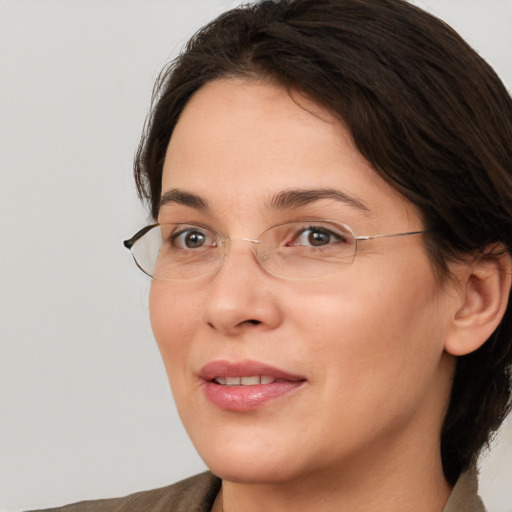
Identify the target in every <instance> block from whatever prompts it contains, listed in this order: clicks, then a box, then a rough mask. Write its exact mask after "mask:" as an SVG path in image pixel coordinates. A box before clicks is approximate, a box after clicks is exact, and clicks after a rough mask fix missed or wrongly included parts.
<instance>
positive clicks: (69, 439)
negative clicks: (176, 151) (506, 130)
mask: <svg viewBox="0 0 512 512" xmlns="http://www.w3.org/2000/svg"><path fill="white" fill-rule="evenodd" d="M237 3H238V2H233V1H227V0H165V1H164V0H149V1H148V0H146V1H144V0H32V1H31V0H3V1H2V0H0V66H1V68H0V72H1V78H0V130H1V131H0V147H1V153H0V168H1V171H0V172H1V178H0V179H1V182H0V194H1V197H0V236H1V238H0V258H1V261H0V273H1V274H0V278H1V284H0V300H1V309H0V314H1V317H0V336H1V345H0V393H1V395H0V510H1V511H2V512H5V511H9V512H13V511H18V510H22V509H26V508H35V507H47V506H51V505H58V504H63V503H66V502H72V501H77V500H80V499H84V498H93V497H110V496H117V495H122V494H127V493H129V492H133V491H137V490H142V489H146V488H152V487H158V486H161V485H166V484H168V483H170V482H172V481H175V480H178V479H180V478H183V477H185V476H188V475H190V474H192V473H195V472H198V471H200V470H201V469H203V467H204V466H203V464H202V462H201V461H200V459H199V457H198V456H197V455H196V454H195V452H194V450H193V448H192V446H191V444H190V442H189V441H188V439H187V437H186V435H185V434H184V431H183V429H182V427H181V425H180V422H179V419H178V418H177V416H176V413H175V411H174V407H173V404H172V397H171V394H170V392H169V390H168V385H167V379H166V376H165V372H164V369H163V365H162V364H161V362H160V359H159V354H158V351H157V349H156V346H155V344H154V342H153V339H152V334H151V329H150V326H149V322H148V318H147V317H148V314H147V298H146V296H147V292H148V287H149V283H148V281H146V280H145V279H144V277H143V276H142V275H139V272H138V271H137V270H136V268H135V266H134V265H133V263H132V261H131V258H130V256H129V254H128V253H127V252H125V249H124V248H123V247H122V244H121V242H122V240H123V239H124V238H127V237H129V236H131V235H132V234H133V232H135V230H136V229H138V228H139V227H141V226H142V225H143V224H144V223H145V221H146V218H147V217H146V213H145V212H144V210H143V209H142V207H141V206H140V205H139V203H138V201H137V199H136V194H135V190H134V186H133V184H132V177H131V163H132V156H133V153H134V151H135V148H136V144H137V142H138V136H139V133H140V129H141V127H142V124H143V121H144V117H145V114H146V111H147V108H148V106H149V99H150V95H151V89H152V84H153V81H154V79H155V78H156V75H157V73H158V70H159V69H160V68H161V67H162V65H163V64H164V63H165V62H167V61H168V60H169V59H170V57H172V56H173V55H175V54H176V52H177V50H178V49H179V48H180V47H181V46H182V44H183V43H184V42H185V40H186V39H187V37H188V36H190V35H191V34H192V33H193V32H195V30H196V29H197V28H199V27H200V26H201V25H202V24H203V23H205V22H206V21H208V20H209V19H211V18H212V17H213V16H214V15H216V14H217V13H219V12H221V11H222V10H225V9H226V8H229V7H231V6H233V5H236V4H237ZM416 3H417V4H419V5H421V6H424V7H427V8H428V9H429V10H431V11H432V12H434V13H435V14H437V15H439V16H440V17H442V18H443V19H445V20H446V21H448V22H449V23H450V24H452V25H453V26H454V27H455V28H456V29H458V30H459V31H460V32H461V33H462V35H463V36H464V37H466V39H467V40H468V41H469V42H470V43H471V44H472V45H473V46H474V47H475V48H476V49H477V50H478V51H479V52H480V53H481V54H482V55H483V56H484V57H486V58H487V60H488V61H489V62H490V63H491V64H492V65H493V66H494V67H495V69H496V70H497V71H498V73H499V74H500V75H501V77H502V79H503V80H504V82H505V83H506V84H507V85H508V87H509V88H511V87H512V59H511V53H512V52H511V49H512V1H511V0H424V1H421V2H420V1H417V2H416ZM511 459H512V421H511V420H510V419H509V420H508V422H507V424H506V425H505V426H504V428H503V429H502V431H501V435H500V438H499V442H498V443H497V444H496V446H495V448H494V449H493V451H492V453H491V455H489V456H487V457H486V458H484V459H483V461H482V484H481V485H482V494H483V495H484V497H485V499H486V502H487V505H488V507H489V510H490V512H510V511H512V490H511V489H510V483H511V482H512V462H511Z"/></svg>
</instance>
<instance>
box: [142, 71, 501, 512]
mask: <svg viewBox="0 0 512 512" xmlns="http://www.w3.org/2000/svg"><path fill="white" fill-rule="evenodd" d="M176 189H177V190H180V191H182V192H186V193H187V194H193V195H194V196H197V197H199V198H201V199H202V200H203V201H204V202H205V203H207V205H208V207H207V208H205V207H198V206H197V205H194V204H191V203H189V204H182V201H180V200H178V201H176V200H175V199H173V200H170V201H167V202H166V203H165V204H163V205H162V207H161V211H160V214H159V218H158V220H159V222H171V221H174V222H194V223H199V224H206V225H208V226H211V227H213V228H214V229H216V230H218V231H221V232H222V233H223V234H228V235H229V236H230V237H232V238H233V239H239V238H250V239H256V238H257V237H258V236H259V235H260V233H262V232H263V231H264V230H265V229H267V228H269V227H271V226H273V225H276V224H280V223H282V222H286V221H292V220H298V219H311V218H315V219H333V220H337V221H339V222H343V223H346V224H348V225H350V226H351V227H352V229H353V230H354V231H355V233H356V234H357V235H359V234H360V235H370V234H374V233H395V232H403V231H413V230H421V229H422V223H421V220H420V218H419V216H418V214H417V212H416V210H415V208H414V207H413V206H412V205H411V204H410V203H409V202H408V201H406V200H405V199H404V198H403V197H401V196H400V195H399V194H398V193H397V192H396V191H395V190H394V189H393V188H392V187H391V186H389V185H388V184H387V183H386V182H385V181H383V180H382V178H380V177H379V176H378V175H377V174H376V173H375V171H374V170H373V169H372V168H371V167H370V165H369V164H368V163H367V162H366V160H365V159H364V158H363V157H362V156H361V154H360V153H359V152H358V151H357V150H356V149H355V147H354V145H353V143H352V141H351V139H350V137H349V135H348V132H347V131H346V129H345V128H344V127H343V126H342V125H341V124H340V123H339V122H337V121H336V120H335V119H334V118H333V117H332V116H331V115H330V114H328V113H327V112H325V111H324V110H323V109H321V108H320V107H319V106H317V105H315V104H314V103H312V102H311V101H309V100H307V99H306V98H305V97H303V96H301V95H300V94H298V93H295V94H294V97H293V99H292V98H291V97H290V95H289V94H288V92H286V90H284V89H283V88H281V87H280V86H277V85H274V84H271V83H268V82H264V81H251V82H249V81H242V80H228V79H225V80H218V81H214V82H210V83H208V84H206V85H205V86H204V87H203V88H202V89H200V90H199V91H198V92H197V93H196V94H195V95H194V96H193V98H192V99H191V100H190V101H189V103H188V104H187V106H186V108H185V110H184V112H183V113H182V116H181V118H180V120H179V122H178V124H177V127H176V129H175V131H174V133H173V136H172V138H171V141H170V144H169V148H168V151H167V155H166V159H165V164H164V172H163V178H162V190H163V194H165V193H166V192H169V191H170V190H176ZM318 189H322V190H324V189H329V190H335V191H339V192H341V193H342V194H344V195H348V196H350V197H351V198H355V201H356V202H358V204H354V202H352V203H350V202H347V201H342V200H341V199H339V198H337V199H333V198H325V197H324V198H318V199H317V200H314V201H311V202H307V203H306V204H304V203H301V204H288V205H286V207H285V208H276V207H275V205H274V207H270V206H269V203H270V202H271V201H272V199H273V198H275V197H276V196H277V195H278V194H282V193H283V192H284V191H290V190H302V191H311V190H318ZM172 197H173V198H176V197H177V196H176V195H173V196H172ZM423 241H424V240H423V236H422V235H417V236H411V237H404V238H388V239H379V240H373V241H368V242H362V243H360V244H359V246H358V252H357V254H356V257H355V259H354V261H353V263H352V264H351V265H348V266H345V267H342V268H340V270H339V272H337V273H336V274H334V275H332V276H330V277H329V278H320V279H316V280H306V281H293V280H285V279H281V278H279V277H275V276H272V275H270V274H268V273H267V272H265V271H264V270H263V269H262V268H261V266H260V265H259V264H258V262H257V261H256V260H255V258H254V256H253V252H252V248H251V244H248V243H245V242H240V241H234V242H233V244H232V247H231V251H230V253H229V255H228V257H227V259H226V260H225V261H224V263H223V265H222V267H221V268H220V269H219V270H218V271H217V272H215V273H213V274H211V275H207V276H203V277H200V278H197V279H192V280H182V281H174V282H172V283H169V282H163V281H158V280H153V282H152V287H151V296H150V314H151V322H152V327H153V331H154V334H155V337H156V340H157V343H158V345H159V348H160V351H161V354H162V357H163V360H164V363H165V366H166V370H167V373H168V376H169V380H170V384H171V388H172V391H173V394H174V397H175V401H176V404H177V407H178V411H179V414H180V416H181V419H182V421H183V423H184V425H185V427H186V429H187V431H188V434H189V435H190V437H191V439H192V441H193V443H194V445H195V447H196V449H197V450H198V452H199V454H200V455H201V457H202V458H203V460H204V461H205V463H206V464H207V466H208V467H209V468H210V469H211V470H212V471H213V472H214V473H215V474H217V475H218V476H220V477H221V478H222V479H223V484H222V491H221V493H220V494H219V496H218V499H217V501H216V504H215V508H214V510H219V511H220V510H223V511H224V512H237V511H238V512H239V511H244V512H260V511H261V512H263V511H265V512H268V511H272V512H281V511H289V510H294V511H295V512H302V511H311V510H315V511H317V512H335V511H336V512H345V511H347V512H348V511H352V512H370V511H374V512H376V511H378V512H386V511H389V512H391V511H396V510H414V511H415V512H423V511H424V512H433V511H439V512H441V510H442V509H443V506H444V504H445V503H446V500H447V498H448V495H449V492H450V488H449V486H448V484H447V482H446V481H445V479H444V477H443V472H442V465H441V460H440V453H439V444H440V438H439V436H440V427H441V423H442V419H443V416H444V412H445V408H446V405H447V400H448V396H449V391H450V385H451V380H452V377H453V369H454V362H453V361H454V359H453V357H452V356H451V355H449V354H448V350H447V345H448V346H449V344H450V343H452V345H453V346H454V347H455V348H453V350H452V351H453V352H457V347H459V349H460V350H459V351H458V352H459V353H463V352H464V351H467V350H469V349H466V348H465V347H462V346H460V344H459V345H457V343H458V341H457V340H458V339H459V338H457V336H456V335H455V334H454V333H455V332H458V331H456V329H455V327H454V318H457V314H458V312H460V311H462V308H463V305H464V300H465V297H467V296H468V295H469V296H471V293H470V292H468V293H467V294H466V295H465V294H464V293H461V289H463V288H464V286H462V285H461V282H466V281H465V280H464V279H463V278H464V276H466V278H467V275H469V274H468V271H467V269H465V268H463V267H462V266H461V267H460V268H461V269H462V270H460V276H462V277H461V278H460V279H447V280H444V281H442V282H440V280H439V278H438V277H437V276H436V274H435V272H434V269H433V267H432V264H431V262H430V260H429V258H428V256H427V254H426V252H425V247H424V243H423ZM475 279H476V278H475ZM475 279H473V281H475ZM466 280H467V279H466ZM476 282H478V281H476ZM473 302H476V303H478V300H474V301H473ZM477 306H478V304H477ZM500 307H501V306H500ZM496 309H499V308H498V307H497V308H496ZM498 316H499V311H498V312H497V313H496V317H498ZM491 332H492V331H491ZM484 335H485V334H482V336H481V337H483V336H484ZM464 339H466V338H464ZM478 339H479V340H480V338H478ZM479 342H481V341H479ZM476 344H477V342H476V341H475V345H476ZM247 360H251V361H258V362H261V363H264V364H267V365H270V366H272V367H277V368H280V369H282V370H283V371H286V372H288V373H290V374H293V375H299V376H300V377H301V383H300V385H298V386H295V387H294V388H293V389H292V390H291V391H290V392H289V393H286V394H284V395H281V396H278V397H277V398H275V399H272V400H269V401H267V402H264V403H261V404H259V405H258V406H257V407H254V408H249V409H247V410H240V409H236V410H229V409H226V408H223V407H220V406H219V405H218V404H216V403H212V401H211V400H210V399H209V398H208V396H207V394H205V391H204V388H205V386H204V385H205V382H204V379H202V378H201V376H200V373H201V369H202V368H203V367H204V366H205V365H207V364H208V363H211V362H214V363H215V362H218V361H228V362H230V363H234V364H236V363H238V362H240V361H242V362H243V361H247Z"/></svg>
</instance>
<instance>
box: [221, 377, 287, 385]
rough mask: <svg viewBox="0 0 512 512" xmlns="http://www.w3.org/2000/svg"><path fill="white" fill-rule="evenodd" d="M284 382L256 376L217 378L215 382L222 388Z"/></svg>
mask: <svg viewBox="0 0 512 512" xmlns="http://www.w3.org/2000/svg"><path fill="white" fill-rule="evenodd" d="M279 381H281V382H284V381H283V380H282V379H275V378H274V377H270V376H268V375H261V376H260V375H254V376H252V377H215V379H213V382H215V383H217V384H220V385H221V386H259V385H260V384H273V383H274V382H279Z"/></svg>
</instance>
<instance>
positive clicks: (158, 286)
mask: <svg viewBox="0 0 512 512" xmlns="http://www.w3.org/2000/svg"><path fill="white" fill-rule="evenodd" d="M184 296H185V295H184V294H183V293H180V292H179V288H178V287H177V286H175V285H171V284H169V283H163V282H159V281H155V280H154V281H153V282H152V284H151V290H150V294H149V314H150V320H151V327H152V329H153V334H154V336H155V340H156V342H157V344H158V348H159V350H160V353H161V355H162V359H163V362H164V365H165V368H166V370H167V373H168V375H169V378H170V377H171V375H172V369H173V367H181V368H183V364H182V363H183V360H184V359H185V358H186V356H187V350H188V348H189V347H190V340H191V339H192V337H193V335H194V331H195V329H196V326H197V322H198V318H199V306H198V304H196V303H194V302H193V301H191V300H187V301H185V300H183V299H184Z"/></svg>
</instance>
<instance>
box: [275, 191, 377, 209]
mask: <svg viewBox="0 0 512 512" xmlns="http://www.w3.org/2000/svg"><path fill="white" fill-rule="evenodd" d="M321 199H334V200H335V201H340V202H342V203H345V204H347V205H348V206H352V207H354V208H357V209H359V210H361V211H363V212H364V213H370V212H371V210H370V208H368V206H366V204H364V202H363V201H361V200H360V199H358V198H357V197H354V196H352V195H350V194H347V193H346V192H342V191H341V190H337V189H334V188H318V189H306V190H303V189H290V190H283V191H282V192H280V193H279V194H277V195H275V196H274V197H273V198H272V199H271V201H270V202H269V203H268V205H267V207H268V208H269V209H271V210H286V209H293V208H298V207H300V206H305V205H307V204H311V203H314V202H316V201H320V200H321Z"/></svg>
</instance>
